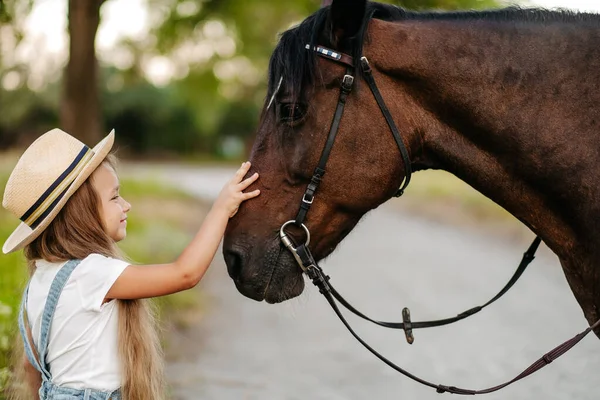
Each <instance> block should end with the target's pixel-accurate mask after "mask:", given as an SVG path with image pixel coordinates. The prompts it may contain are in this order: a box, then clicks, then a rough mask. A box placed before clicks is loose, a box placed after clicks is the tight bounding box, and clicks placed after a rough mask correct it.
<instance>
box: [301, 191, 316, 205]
mask: <svg viewBox="0 0 600 400" xmlns="http://www.w3.org/2000/svg"><path fill="white" fill-rule="evenodd" d="M314 200H315V196H311V195H309V194H308V193H304V196H302V202H303V203H306V204H312V203H313V201H314Z"/></svg>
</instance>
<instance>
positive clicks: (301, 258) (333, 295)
mask: <svg viewBox="0 0 600 400" xmlns="http://www.w3.org/2000/svg"><path fill="white" fill-rule="evenodd" d="M306 49H307V50H311V46H310V45H306ZM312 50H313V51H314V52H316V53H317V55H319V56H321V57H323V58H327V59H329V60H332V61H335V62H338V63H341V64H344V65H345V66H346V74H345V75H344V78H343V79H342V84H341V88H340V95H339V98H338V104H337V107H336V110H335V113H334V116H333V120H332V122H331V126H330V129H329V134H328V137H327V141H326V143H325V147H324V148H323V151H322V152H321V157H320V159H319V162H318V165H317V167H316V168H315V170H314V172H313V176H312V178H311V180H310V183H309V184H308V186H307V188H306V190H305V192H304V195H303V196H302V201H301V203H300V209H299V211H298V214H297V215H296V218H295V219H294V220H290V221H287V222H286V223H284V224H283V225H282V226H281V229H280V238H281V241H282V243H283V245H284V246H285V247H286V248H287V249H288V250H289V251H290V252H291V253H292V255H293V256H294V259H295V260H296V262H297V263H298V265H299V266H300V268H301V269H302V271H303V272H304V273H305V274H306V275H307V276H308V277H309V278H310V279H311V281H312V282H313V284H314V285H315V286H317V287H318V288H319V292H320V293H321V294H323V295H324V296H325V298H326V299H327V302H328V303H329V305H330V306H331V307H332V308H333V311H334V312H335V313H336V315H337V316H338V318H339V319H340V320H341V321H342V323H343V324H344V326H345V327H346V328H347V329H348V330H349V331H350V333H351V334H352V336H354V337H355V338H356V340H358V341H359V342H360V343H361V344H362V345H363V346H364V347H365V348H366V349H367V350H369V351H370V352H371V353H373V354H374V355H375V356H376V357H377V358H379V359H380V360H381V361H383V362H384V363H385V364H387V365H388V366H390V367H391V368H393V369H394V370H396V371H398V372H399V373H401V374H403V375H405V376H407V377H408V378H410V379H412V380H414V381H416V382H419V383H421V384H423V385H425V386H428V387H431V388H434V389H436V391H437V392H438V393H445V392H448V393H453V394H460V395H475V394H486V393H492V392H495V391H497V390H500V389H502V388H504V387H506V386H508V385H510V384H512V383H514V382H517V381H519V380H521V379H523V378H525V377H527V376H529V375H531V374H532V373H534V372H536V371H538V370H540V369H542V368H543V367H545V366H546V365H548V364H550V363H551V362H552V361H554V360H555V359H557V358H558V357H560V356H561V355H563V354H564V353H566V352H567V351H568V350H570V349H571V348H572V347H573V346H575V345H576V344H577V343H579V342H580V341H581V339H583V338H584V337H585V336H586V335H587V334H588V333H590V332H591V331H592V330H594V329H595V328H597V327H599V326H600V320H599V321H597V322H596V323H595V324H594V325H592V326H590V327H589V328H587V329H586V330H585V331H583V332H581V333H579V334H577V335H576V336H575V337H573V338H572V339H570V340H567V341H566V342H564V343H562V344H561V345H559V346H557V347H555V348H554V349H552V350H551V351H549V352H548V353H546V354H544V355H543V356H542V357H541V358H540V359H539V360H537V361H536V362H534V363H533V364H531V365H530V366H529V367H528V368H527V369H525V370H524V371H523V372H522V373H521V374H519V375H518V376H516V377H515V378H514V379H512V380H510V381H508V382H506V383H503V384H501V385H498V386H494V387H491V388H488V389H482V390H471V389H462V388H458V387H455V386H447V385H441V384H434V383H432V382H429V381H427V380H424V379H422V378H419V377H417V376H415V375H413V374H411V373H410V372H408V371H406V370H404V369H402V368H401V367H399V366H397V365H396V364H394V363H393V362H391V361H390V360H388V359H387V358H385V357H384V356H382V355H381V354H380V353H378V352H377V351H376V350H375V349H373V348H372V347H371V346H369V345H368V344H367V343H366V342H365V341H364V340H363V339H362V338H361V337H360V336H358V334H357V333H356V332H354V330H353V329H352V327H351V326H350V324H349V323H348V321H346V319H345V318H344V316H343V315H342V313H341V311H340V309H339V307H338V304H337V303H336V300H337V301H338V302H339V303H340V304H341V305H342V306H344V307H345V308H346V309H347V310H348V311H350V312H352V313H354V314H355V315H357V316H359V317H360V318H363V319H365V320H367V321H370V322H372V323H374V324H376V325H379V326H383V327H385V328H390V329H402V330H403V331H404V333H405V336H406V340H407V342H408V343H409V344H412V343H413V342H414V335H413V329H421V328H431V327H437V326H442V325H447V324H451V323H454V322H458V321H460V320H463V319H465V318H467V317H470V316H471V315H474V314H476V313H478V312H479V311H481V310H482V309H484V308H485V307H487V306H489V305H491V304H492V303H494V302H495V301H497V300H498V299H500V298H501V297H502V296H503V295H504V294H505V293H506V292H508V290H509V289H510V288H511V287H512V286H513V285H514V284H515V283H516V282H517V280H518V279H519V278H520V277H521V275H522V274H523V272H524V271H525V269H526V268H527V266H528V265H529V264H530V263H531V261H532V260H533V259H534V258H535V252H536V250H537V249H538V247H539V245H540V243H541V238H540V237H536V238H535V239H534V241H533V243H532V244H531V245H530V246H529V248H528V250H527V251H526V252H525V253H524V254H523V259H522V260H521V262H520V263H519V266H518V267H517V269H516V271H515V273H514V274H513V276H512V277H511V278H510V280H509V281H508V283H507V284H506V285H505V286H504V287H503V288H502V289H501V290H500V291H499V292H498V294H496V295H495V296H494V297H493V298H492V299H490V300H489V301H488V302H487V303H485V304H483V305H481V306H477V307H473V308H470V309H468V310H466V311H464V312H462V313H460V314H458V315H456V316H454V317H450V318H444V319H440V320H433V321H419V322H412V321H411V317H410V310H409V309H408V308H404V309H403V310H402V320H403V321H402V322H385V321H378V320H374V319H372V318H369V317H368V316H366V315H365V314H363V313H362V312H360V311H359V310H357V309H356V308H355V307H353V306H352V305H351V304H350V303H349V302H348V301H347V300H346V299H344V297H342V296H341V295H340V294H339V293H338V291H337V290H335V288H334V287H333V286H332V285H331V283H330V278H329V276H327V275H325V273H324V272H323V269H322V268H321V267H320V266H319V265H318V263H317V262H316V261H315V259H314V257H313V255H312V253H311V252H310V250H309V248H308V245H309V243H310V231H309V229H308V228H307V227H306V225H305V224H304V221H305V219H306V214H307V213H308V211H309V210H310V207H311V205H312V203H313V201H314V198H315V194H316V192H317V189H318V188H319V185H320V183H321V180H322V179H323V176H324V174H325V167H326V164H327V160H328V159H329V154H330V152H331V149H332V148H333V144H334V142H335V138H336V136H337V132H338V130H339V125H340V122H341V119H342V116H343V114H344V107H345V105H346V101H347V99H348V96H349V95H350V93H351V92H352V87H353V85H354V76H353V69H354V60H353V58H352V57H351V56H349V55H347V54H343V53H340V52H336V51H334V50H331V49H328V48H326V47H323V46H316V47H313V48H312ZM360 66H361V71H362V73H363V77H364V79H365V81H366V82H367V84H368V85H369V88H370V90H371V92H372V93H373V96H374V97H375V100H376V101H377V104H378V106H379V108H380V110H381V112H382V114H383V116H384V118H385V120H386V122H387V124H388V126H389V128H390V131H391V132H392V135H393V137H394V140H395V141H396V144H397V146H398V149H399V150H400V155H401V157H402V161H403V163H404V171H405V178H404V181H403V182H402V184H401V186H400V188H399V189H398V191H397V192H396V194H395V196H396V197H399V196H401V195H402V194H403V193H404V189H406V187H407V186H408V184H409V182H410V178H411V174H412V168H411V163H410V157H409V154H408V150H407V148H406V145H405V144H404V142H403V140H402V137H401V135H400V132H399V131H398V128H397V127H396V124H395V123H394V120H393V118H392V115H391V113H390V111H389V109H388V108H387V106H386V104H385V101H384V100H383V97H382V96H381V93H380V92H379V89H378V88H377V84H376V83H375V79H374V77H373V74H372V70H371V67H370V65H369V62H368V60H367V58H366V57H361V59H360ZM289 225H296V226H297V227H300V228H302V229H303V230H304V233H305V235H306V241H305V243H304V244H301V245H299V246H297V247H295V245H294V243H293V242H292V240H291V239H290V238H289V237H288V235H287V234H286V232H285V229H286V227H287V226H289Z"/></svg>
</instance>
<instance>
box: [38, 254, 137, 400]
mask: <svg viewBox="0 0 600 400" xmlns="http://www.w3.org/2000/svg"><path fill="white" fill-rule="evenodd" d="M64 264H65V263H49V262H47V261H45V260H37V261H36V266H37V268H36V271H35V273H34V274H33V277H32V278H31V283H30V286H29V295H28V298H27V315H28V320H29V324H30V326H31V330H32V335H33V340H34V342H35V345H36V347H37V345H38V343H39V340H40V330H41V323H42V312H43V310H44V306H45V304H46V298H47V296H48V292H49V291H50V285H51V284H52V281H53V280H54V277H55V276H56V274H57V272H58V271H59V269H60V268H61V267H62V266H63V265H64ZM127 265H128V263H127V262H125V261H121V260H117V259H114V258H107V257H104V256H101V255H99V254H91V255H90V256H88V257H87V258H85V259H84V260H83V261H81V263H80V264H79V265H78V266H77V267H76V268H75V270H74V271H73V273H72V274H71V276H70V277H69V280H68V281H67V283H66V284H65V287H64V289H63V291H62V293H61V295H60V297H59V299H58V303H57V306H56V312H55V313H54V318H53V319H52V324H51V325H50V335H49V343H48V355H47V363H48V364H49V365H50V374H51V375H52V381H53V382H54V383H55V384H56V385H59V386H65V387H70V388H75V389H97V390H104V391H112V390H115V389H118V388H119V387H120V386H121V365H120V362H119V358H118V342H117V327H118V318H119V313H118V307H117V302H116V301H115V300H112V301H109V302H107V303H105V304H102V302H103V301H104V298H105V297H106V294H107V293H108V291H109V290H110V288H111V287H112V285H113V283H114V282H115V281H116V280H117V278H118V277H119V275H121V273H122V272H123V270H124V269H125V268H126V267H127Z"/></svg>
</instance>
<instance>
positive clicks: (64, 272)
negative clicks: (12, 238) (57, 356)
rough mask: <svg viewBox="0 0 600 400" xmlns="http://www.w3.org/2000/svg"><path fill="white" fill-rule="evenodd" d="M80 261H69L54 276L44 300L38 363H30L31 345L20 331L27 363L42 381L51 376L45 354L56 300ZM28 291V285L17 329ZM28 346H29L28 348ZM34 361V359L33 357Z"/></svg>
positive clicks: (21, 320) (21, 323)
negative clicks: (30, 364) (32, 366)
mask: <svg viewBox="0 0 600 400" xmlns="http://www.w3.org/2000/svg"><path fill="white" fill-rule="evenodd" d="M80 262H81V260H70V261H68V262H67V263H66V264H65V265H64V266H63V267H62V268H61V269H60V270H59V271H58V273H57V274H56V277H54V280H53V281H52V285H51V286H50V291H49V292H48V297H47V298H46V304H45V306H44V311H43V313H42V325H41V328H40V341H39V343H38V346H37V350H38V351H37V353H38V357H39V363H37V362H36V363H35V364H34V363H33V362H32V356H33V354H29V353H33V352H32V351H31V350H32V348H33V346H32V345H33V344H29V340H28V339H26V338H27V335H26V333H25V332H24V331H21V335H24V336H23V337H24V340H25V347H26V348H27V347H29V351H28V353H27V357H28V358H29V361H30V362H32V365H34V366H35V367H36V369H38V370H39V371H40V372H41V373H42V377H43V378H44V379H48V380H49V379H50V377H51V375H50V372H49V369H50V368H49V366H48V365H47V363H46V353H47V351H48V340H49V337H50V325H51V324H52V318H53V317H54V312H55V311H56V305H57V304H58V299H59V297H60V294H61V293H62V291H63V288H64V287H65V284H66V283H67V281H68V280H69V277H70V276H71V273H72V272H73V270H74V269H75V267H77V266H78V265H79V263H80ZM28 291H29V284H28V285H27V289H25V296H24V300H23V307H22V310H21V312H20V316H19V327H21V326H23V327H24V324H23V317H22V314H23V309H24V308H25V307H26V306H27V292H28ZM28 345H29V346H28ZM33 359H34V361H35V357H33Z"/></svg>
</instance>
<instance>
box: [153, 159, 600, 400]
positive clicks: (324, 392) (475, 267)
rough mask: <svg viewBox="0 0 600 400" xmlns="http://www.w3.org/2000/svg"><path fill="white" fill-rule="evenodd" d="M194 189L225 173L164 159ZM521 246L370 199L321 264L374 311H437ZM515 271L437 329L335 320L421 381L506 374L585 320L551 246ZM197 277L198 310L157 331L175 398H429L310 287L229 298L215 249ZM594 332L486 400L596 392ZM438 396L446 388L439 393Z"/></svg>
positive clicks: (165, 174)
mask: <svg viewBox="0 0 600 400" xmlns="http://www.w3.org/2000/svg"><path fill="white" fill-rule="evenodd" d="M151 173H152V174H154V175H155V176H157V177H159V178H160V179H162V178H172V179H174V180H176V181H177V182H178V184H179V185H180V186H181V187H182V188H184V189H186V190H190V192H192V193H195V194H197V195H201V196H204V197H209V198H210V197H211V196H214V195H215V194H216V193H218V190H219V189H220V187H221V184H222V182H224V179H226V178H227V177H229V176H230V171H229V170H227V169H225V170H220V169H211V170H202V171H200V170H191V169H180V168H164V167H161V169H160V171H158V170H156V171H154V172H151ZM525 247H526V246H523V245H522V244H520V243H519V245H516V244H515V243H514V242H511V241H507V240H497V238H490V237H489V236H487V235H483V234H482V233H481V232H479V231H473V230H464V229H457V228H455V227H452V226H448V225H443V224H439V223H436V222H432V221H428V220H425V219H422V218H416V217H411V216H410V215H407V214H406V213H402V212H399V211H398V207H397V206H396V205H390V206H383V207H381V208H380V209H378V210H376V211H374V212H372V213H371V214H370V215H368V216H367V217H366V218H365V220H364V221H363V222H362V223H361V224H359V226H358V227H357V228H356V229H355V231H354V232H353V233H352V234H350V236H349V237H348V238H347V239H346V240H345V242H344V243H343V244H342V246H341V247H340V248H339V249H338V250H337V251H336V252H335V253H334V254H333V255H332V256H331V257H330V259H329V260H328V261H327V262H326V263H324V264H323V267H324V268H325V269H326V271H327V272H328V273H329V274H330V275H332V279H333V282H335V284H336V288H337V289H338V290H339V291H340V292H341V293H342V294H344V295H345V296H346V297H347V298H348V299H349V300H350V301H351V302H354V303H355V304H356V305H357V306H358V307H359V308H361V309H363V310H364V311H366V312H367V313H368V314H373V316H374V317H376V318H379V319H387V320H392V319H401V314H400V313H401V309H402V307H404V306H408V307H410V308H411V311H412V315H413V319H414V320H421V319H432V318H440V317H447V316H452V315H454V314H456V313H457V312H459V311H463V310H464V309H467V308H470V307H472V306H475V305H478V304H481V303H482V302H484V301H487V300H488V299H489V298H490V297H491V296H493V295H494V294H495V293H496V292H497V291H498V290H499V289H500V288H501V287H502V286H503V285H504V284H505V282H506V281H507V280H508V279H509V277H510V276H511V274H512V272H513V270H514V268H515V267H516V265H517V263H518V262H519V260H520V258H521V255H522V253H523V251H524V250H525ZM542 250H543V251H542V252H541V254H540V255H539V256H538V258H537V259H536V260H535V261H534V262H533V263H532V265H531V266H530V269H529V270H528V271H527V272H526V273H525V275H524V276H523V278H521V281H520V282H519V283H518V284H517V285H516V286H515V287H514V288H513V289H512V290H511V292H510V293H508V294H507V295H506V296H505V297H504V298H503V299H502V300H500V301H499V302H498V303H495V304H494V305H493V306H491V308H489V309H487V310H485V311H483V312H482V313H481V314H478V315H477V316H474V317H472V318H470V319H467V320H466V321H463V322H459V323H457V324H455V325H451V326H449V327H441V328H435V329H432V330H422V331H417V332H416V334H415V336H416V340H415V344H413V345H412V346H409V345H407V344H406V342H405V340H404V338H403V336H404V335H403V333H402V332H390V331H387V330H385V329H382V328H376V327H371V326H368V325H366V324H365V323H363V322H361V321H358V320H356V319H355V318H349V320H350V321H351V322H352V323H354V324H355V327H356V329H357V331H358V332H359V333H360V334H362V335H364V337H365V338H366V339H367V340H368V341H369V342H370V343H372V344H373V345H374V346H375V347H376V348H377V349H378V350H380V351H382V352H383V353H384V354H385V355H387V356H388V357H389V358H390V359H392V360H393V361H395V362H397V363H399V364H400V365H402V366H404V367H406V368H407V369H409V370H410V371H411V372H413V373H415V374H417V375H419V376H422V377H424V378H426V379H428V380H431V381H434V382H439V383H443V384H452V385H456V386H462V387H468V388H474V389H476V388H483V387H488V386H492V385H496V384H498V383H500V382H503V381H505V380H508V379H511V378H512V377H513V376H515V375H516V374H518V373H519V372H520V371H521V370H522V369H524V368H525V367H526V366H528V365H529V364H530V363H531V362H533V361H534V360H535V359H537V358H538V357H540V356H541V355H542V354H543V353H544V352H546V351H548V350H550V349H551V348H552V347H554V346H555V345H557V344H559V343H561V342H562V341H564V340H566V339H568V338H570V337H572V336H573V335H574V334H575V333H576V332H579V331H581V330H583V329H584V328H585V326H586V321H585V320H584V318H583V316H582V312H581V310H580V309H579V306H578V305H577V304H576V302H575V299H574V297H573V295H572V294H571V292H570V289H569V288H568V286H567V283H566V281H565V279H564V276H563V274H562V271H561V269H560V266H559V264H558V261H557V259H556V257H554V256H553V255H552V254H551V253H550V252H549V251H548V250H547V249H546V248H544V249H542ZM200 288H201V290H202V293H203V296H205V298H206V300H207V301H208V304H209V307H208V310H207V313H206V314H205V315H204V316H203V318H202V319H200V320H199V321H198V322H197V323H196V324H193V325H192V326H190V327H189V329H187V330H185V331H181V332H176V333H174V334H173V337H172V338H171V343H172V344H173V345H174V346H173V348H172V349H173V351H174V352H175V353H177V354H178V355H179V357H178V359H177V360H173V361H172V362H170V364H169V366H168V376H169V381H170V383H171V385H172V387H173V395H174V398H175V399H220V400H228V399H290V400H292V399H302V400H305V399H311V400H312V399H328V400H338V399H339V400H342V399H367V398H371V399H397V398H406V399H419V400H428V399H440V395H438V394H436V393H435V391H434V390H432V389H430V388H425V387H422V386H421V385H418V384H416V383H414V382H412V381H409V380H408V379H407V378H404V377H402V376H399V375H398V374H396V373H395V372H394V371H392V370H391V369H389V368H388V367H387V366H385V365H384V364H383V363H381V362H380V361H379V360H377V359H375V358H374V357H373V356H372V355H370V354H369V353H368V352H367V351H366V350H364V349H363V348H362V347H361V346H360V345H359V344H358V342H356V341H355V340H354V339H353V338H352V337H351V336H350V334H349V333H348V332H347V331H346V330H345V329H344V327H343V326H342V325H341V323H340V322H339V321H338V320H337V318H336V317H335V315H334V314H333V312H332V311H331V310H330V309H329V307H328V305H327V304H326V302H325V300H324V299H323V298H322V297H321V295H320V294H319V293H318V292H317V291H316V289H315V288H314V287H312V285H311V286H310V287H308V286H307V290H306V291H305V293H304V294H303V296H302V297H301V298H300V299H297V300H292V301H290V302H288V303H284V304H280V305H274V306H272V305H267V304H265V303H256V302H254V301H252V300H249V299H247V298H245V297H242V296H241V295H240V294H239V293H238V292H237V291H236V289H235V287H234V285H233V284H232V282H231V281H230V279H229V278H228V276H227V273H226V269H225V266H224V264H223V262H222V256H221V255H220V254H219V255H218V257H217V259H216V260H215V262H214V265H213V266H212V267H211V269H210V271H209V273H208V274H207V276H206V278H205V279H204V280H203V281H202V282H201V284H200ZM598 371H600V343H599V342H598V339H597V338H595V337H593V336H589V337H588V338H586V339H585V340H584V341H583V342H582V343H581V344H579V345H578V346H577V347H576V348H575V349H573V350H571V352H569V353H567V354H566V355H565V356H563V357H562V358H561V359H560V360H559V361H557V362H555V363H553V364H552V365H550V366H548V367H547V368H546V369H544V370H543V371H541V372H538V373H537V374H536V375H534V376H532V377H529V378H528V379H526V380H524V381H521V382H519V383H517V384H515V385H513V386H511V387H509V388H507V389H504V390H503V391H501V392H498V393H496V394H492V395H487V396H485V398H486V399H489V400H500V399H513V400H520V399H522V400H531V399H545V400H566V399H569V400H588V399H589V400H592V399H597V398H598V396H599V394H598V393H600V380H598ZM445 396H449V395H445Z"/></svg>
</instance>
